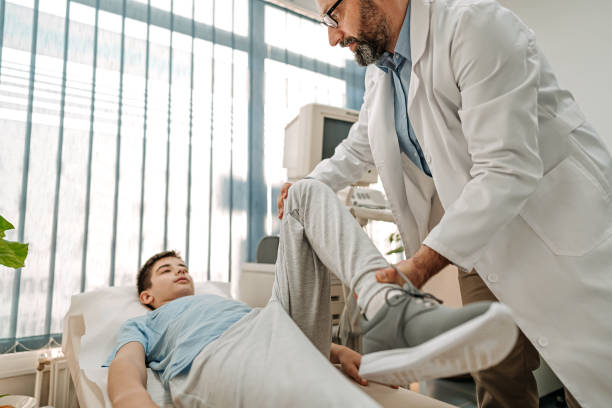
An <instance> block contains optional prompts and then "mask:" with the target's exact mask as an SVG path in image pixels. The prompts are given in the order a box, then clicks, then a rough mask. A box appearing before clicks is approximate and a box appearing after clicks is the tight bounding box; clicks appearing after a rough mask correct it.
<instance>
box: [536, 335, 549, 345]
mask: <svg viewBox="0 0 612 408" xmlns="http://www.w3.org/2000/svg"><path fill="white" fill-rule="evenodd" d="M538 344H539V345H540V346H542V347H546V346H548V339H547V338H546V337H540V338H539V339H538Z"/></svg>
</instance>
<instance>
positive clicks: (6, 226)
mask: <svg viewBox="0 0 612 408" xmlns="http://www.w3.org/2000/svg"><path fill="white" fill-rule="evenodd" d="M12 229H15V227H13V224H11V223H10V222H8V221H7V220H6V219H4V217H3V216H1V215H0V238H4V231H7V230H12Z"/></svg>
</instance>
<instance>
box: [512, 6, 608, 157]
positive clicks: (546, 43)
mask: <svg viewBox="0 0 612 408" xmlns="http://www.w3.org/2000/svg"><path fill="white" fill-rule="evenodd" d="M500 3H501V4H503V5H504V6H505V7H508V8H509V9H510V10H512V11H514V12H515V13H516V14H517V15H518V16H519V17H521V19H522V20H523V21H525V23H527V25H529V26H530V27H531V28H532V29H533V30H534V31H535V33H536V37H537V41H538V44H539V46H540V48H541V49H542V51H543V52H544V54H545V55H546V56H547V57H548V60H549V61H550V63H551V65H552V67H553V70H554V72H555V73H556V74H557V79H558V80H559V83H560V85H561V87H563V88H565V89H568V90H570V91H571V92H572V94H573V95H574V97H575V98H576V101H577V102H578V104H579V105H580V107H581V108H582V111H583V112H584V113H585V115H586V117H587V119H588V121H589V122H591V124H592V125H593V126H594V127H595V129H596V130H597V131H598V132H599V133H600V134H601V135H602V136H603V137H604V139H605V140H606V141H607V142H608V146H612V102H611V98H612V45H611V41H612V24H610V19H611V18H612V1H610V0H500Z"/></svg>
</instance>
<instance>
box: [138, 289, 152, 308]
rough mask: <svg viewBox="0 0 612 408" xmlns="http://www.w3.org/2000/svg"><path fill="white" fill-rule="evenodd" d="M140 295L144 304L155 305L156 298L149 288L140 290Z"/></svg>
mask: <svg viewBox="0 0 612 408" xmlns="http://www.w3.org/2000/svg"><path fill="white" fill-rule="evenodd" d="M138 297H139V298H140V303H142V304H143V305H148V306H153V302H154V301H155V298H154V297H153V294H152V293H151V292H150V291H149V290H148V289H147V290H143V291H142V292H140V295H139V296H138Z"/></svg>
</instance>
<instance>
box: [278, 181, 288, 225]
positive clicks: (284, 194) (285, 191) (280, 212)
mask: <svg viewBox="0 0 612 408" xmlns="http://www.w3.org/2000/svg"><path fill="white" fill-rule="evenodd" d="M289 187H291V183H285V184H283V186H282V187H281V190H280V193H278V197H277V198H276V208H277V209H278V218H279V219H280V220H282V219H283V214H284V210H285V199H286V198H287V195H289Z"/></svg>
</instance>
